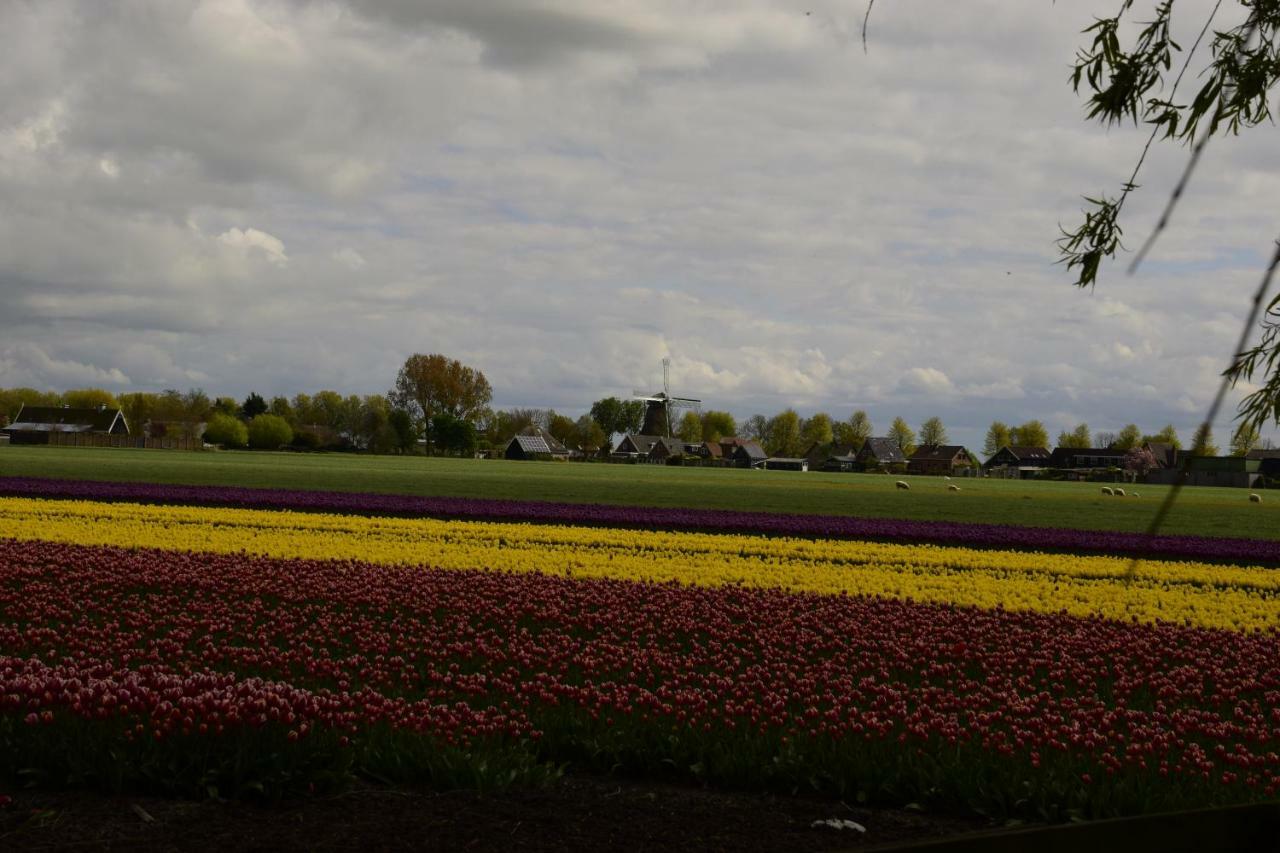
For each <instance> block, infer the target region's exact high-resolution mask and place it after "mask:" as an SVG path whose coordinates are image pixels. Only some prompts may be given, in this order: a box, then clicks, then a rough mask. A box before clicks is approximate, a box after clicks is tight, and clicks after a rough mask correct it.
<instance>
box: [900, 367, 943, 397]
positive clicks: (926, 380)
mask: <svg viewBox="0 0 1280 853" xmlns="http://www.w3.org/2000/svg"><path fill="white" fill-rule="evenodd" d="M902 387H903V388H905V389H907V390H908V391H919V392H921V393H923V394H934V395H949V394H951V393H952V392H953V391H954V390H955V386H954V385H953V384H952V383H951V379H950V377H948V376H947V374H945V373H943V372H942V371H941V370H939V369H938V368H936V367H912V368H909V369H908V370H907V371H906V372H905V373H904V374H903V375H902Z"/></svg>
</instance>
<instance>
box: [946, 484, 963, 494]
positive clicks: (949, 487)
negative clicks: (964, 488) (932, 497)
mask: <svg viewBox="0 0 1280 853" xmlns="http://www.w3.org/2000/svg"><path fill="white" fill-rule="evenodd" d="M947 491H948V492H958V491H960V487H959V486H957V485H956V484H955V483H949V484H948V485H947Z"/></svg>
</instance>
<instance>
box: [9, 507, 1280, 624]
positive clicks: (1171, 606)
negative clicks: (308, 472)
mask: <svg viewBox="0 0 1280 853" xmlns="http://www.w3.org/2000/svg"><path fill="white" fill-rule="evenodd" d="M0 530H3V531H4V532H5V533H6V535H8V536H10V537H13V538H18V539H43V540H48V541H56V542H63V543H68V544H82V545H109V546H118V547H128V548H136V547H158V548H165V549H169V550H175V551H211V552H219V553H249V554H255V555H261V556H270V557H296V558H304V559H345V560H359V561H363V562H376V563H391V564H398V565H406V566H408V565H415V566H416V565H424V564H425V565H430V566H433V567H436V568H444V569H454V570H479V571H483V570H487V569H490V568H493V567H499V568H501V569H502V570H504V571H510V572H538V573H542V574H556V575H564V576H570V577H575V578H612V579H618V580H633V581H646V582H660V583H661V582H676V583H682V584H690V585H698V586H727V585H741V586H749V587H760V588H776V589H789V590H793V591H797V592H818V593H824V594H829V595H840V594H853V595H876V596H881V597H885V598H905V599H911V600H914V601H928V602H935V603H941V604H955V605H962V606H979V607H1003V608H1006V609H1009V610H1037V611H1047V612H1058V611H1063V612H1067V613H1070V614H1072V615H1077V616H1104V617H1107V618H1111V619H1120V620H1130V619H1136V620H1139V621H1142V622H1155V621H1167V622H1178V623H1185V624H1194V625H1198V626H1201V627H1215V628H1228V629H1236V630H1255V629H1269V628H1277V627H1280V594H1278V593H1280V572H1277V571H1276V570H1274V569H1270V568H1262V567H1237V566H1222V565H1212V564H1205V563H1189V562H1145V561H1144V562H1143V563H1141V564H1140V565H1139V566H1138V568H1137V571H1136V572H1134V573H1133V574H1132V575H1130V569H1131V568H1132V566H1131V565H1130V561H1128V560H1125V559H1121V558H1116V557H1103V556H1098V555H1064V554H1043V553H1036V552H1026V551H1002V550H995V549H973V548H958V547H943V546H938V545H907V544H901V543H895V542H866V541H856V540H848V539H838V540H822V539H820V540H813V539H793V538H783V537H762V536H746V535H742V534H708V533H693V532H679V531H667V532H657V531H640V530H632V529H617V528H602V527H575V526H569V525H545V524H541V525H540V524H529V523H522V524H513V523H510V522H477V521H444V520H439V519H424V518H415V519H409V518H388V517H382V516H357V515H332V514H327V513H298V512H287V511H278V510H244V509H230V508H226V507H190V506H162V505H154V504H130V503H123V502H120V503H105V502H97V501H71V500H60V501H51V500H39V499H31V498H0Z"/></svg>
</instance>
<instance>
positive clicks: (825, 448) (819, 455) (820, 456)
mask: <svg viewBox="0 0 1280 853" xmlns="http://www.w3.org/2000/svg"><path fill="white" fill-rule="evenodd" d="M855 452H856V451H855V450H854V448H853V446H852V445H849V444H836V443H835V442H834V441H828V442H826V443H825V444H824V443H819V442H816V441H815V442H814V443H813V444H811V445H809V449H808V450H806V451H805V452H804V459H805V462H807V463H809V470H810V471H818V470H820V469H823V468H825V467H826V464H827V462H828V460H830V459H832V458H833V457H837V456H840V457H848V458H849V463H850V465H852V463H853V455H854V453H855ZM835 470H837V471H839V470H842V469H840V468H838V467H837V468H836V469H835ZM843 470H846V471H847V470H851V469H849V468H846V469H843Z"/></svg>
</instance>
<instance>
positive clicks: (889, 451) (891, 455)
mask: <svg viewBox="0 0 1280 853" xmlns="http://www.w3.org/2000/svg"><path fill="white" fill-rule="evenodd" d="M856 459H857V464H858V467H860V468H861V469H862V470H864V471H887V470H888V469H889V468H890V467H892V466H894V465H905V464H906V462H907V457H906V456H905V455H904V454H903V452H902V448H901V447H899V446H898V442H896V441H894V440H893V439H892V438H868V439H867V440H866V442H864V443H863V445H862V449H861V450H859V451H858V455H857V457H856Z"/></svg>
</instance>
